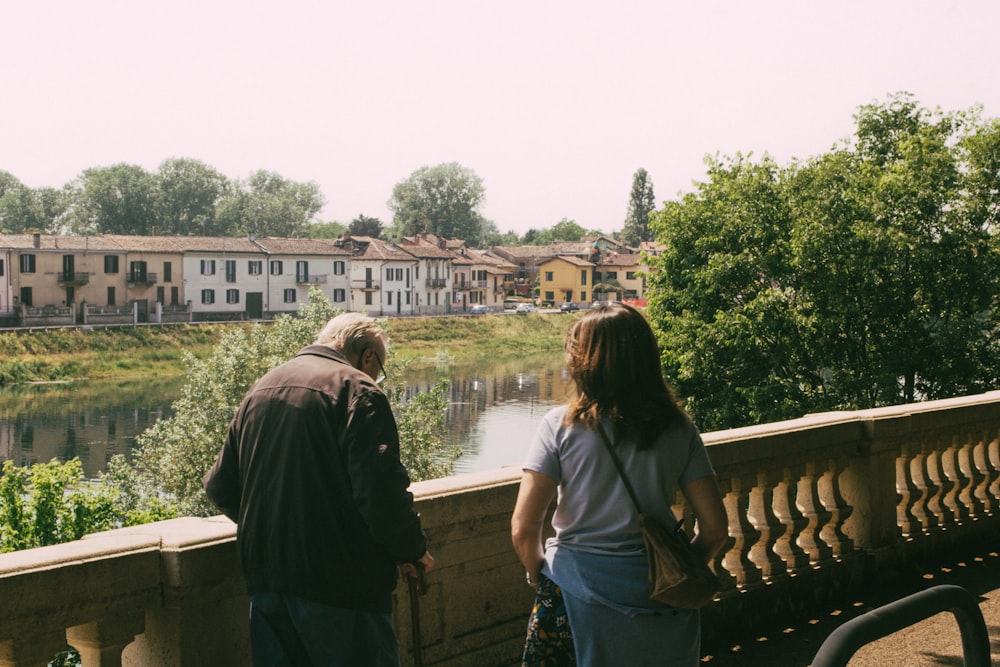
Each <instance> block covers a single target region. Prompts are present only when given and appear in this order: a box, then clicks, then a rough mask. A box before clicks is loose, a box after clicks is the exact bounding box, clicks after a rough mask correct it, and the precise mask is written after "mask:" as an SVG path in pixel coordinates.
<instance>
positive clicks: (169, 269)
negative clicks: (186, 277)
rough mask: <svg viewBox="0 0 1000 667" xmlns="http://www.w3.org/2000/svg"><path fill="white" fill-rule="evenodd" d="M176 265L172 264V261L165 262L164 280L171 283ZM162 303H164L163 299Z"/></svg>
mask: <svg viewBox="0 0 1000 667" xmlns="http://www.w3.org/2000/svg"><path fill="white" fill-rule="evenodd" d="M173 269H174V267H173V266H171V264H170V262H164V263H163V282H165V283H169V282H170V281H171V280H173V277H174V271H173ZM160 303H163V302H162V301H161V302H160Z"/></svg>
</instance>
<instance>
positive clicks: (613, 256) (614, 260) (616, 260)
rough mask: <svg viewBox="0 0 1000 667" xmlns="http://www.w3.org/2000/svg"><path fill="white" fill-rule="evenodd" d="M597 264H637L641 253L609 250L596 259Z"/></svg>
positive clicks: (640, 261) (640, 260)
mask: <svg viewBox="0 0 1000 667" xmlns="http://www.w3.org/2000/svg"><path fill="white" fill-rule="evenodd" d="M597 264H598V265H599V266H639V265H640V264H642V255H638V254H634V253H627V252H609V253H605V254H604V255H602V256H601V258H600V259H599V260H598V261H597Z"/></svg>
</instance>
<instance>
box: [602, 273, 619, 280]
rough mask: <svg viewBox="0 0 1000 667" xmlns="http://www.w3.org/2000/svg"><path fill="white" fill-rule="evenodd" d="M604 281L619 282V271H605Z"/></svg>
mask: <svg viewBox="0 0 1000 667" xmlns="http://www.w3.org/2000/svg"><path fill="white" fill-rule="evenodd" d="M604 279H605V280H618V272H617V271H605V272H604Z"/></svg>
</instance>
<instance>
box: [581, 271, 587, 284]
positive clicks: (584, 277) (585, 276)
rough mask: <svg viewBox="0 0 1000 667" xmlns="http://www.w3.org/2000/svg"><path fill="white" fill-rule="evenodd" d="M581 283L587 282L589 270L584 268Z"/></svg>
mask: <svg viewBox="0 0 1000 667" xmlns="http://www.w3.org/2000/svg"><path fill="white" fill-rule="evenodd" d="M580 284H581V285H586V284H587V270H586V269H584V270H583V271H580Z"/></svg>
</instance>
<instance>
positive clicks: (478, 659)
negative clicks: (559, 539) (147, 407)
mask: <svg viewBox="0 0 1000 667" xmlns="http://www.w3.org/2000/svg"><path fill="white" fill-rule="evenodd" d="M998 437H1000V392H992V393H988V394H981V395H978V396H971V397H965V398H956V399H949V400H944V401H934V402H927V403H919V404H913V405H906V406H898V407H892V408H884V409H877V410H867V411H860V412H835V413H827V414H820V415H810V416H808V417H804V418H802V419H797V420H791V421H786V422H781V423H774V424H765V425H761V426H756V427H748V428H741V429H733V430H729V431H720V432H716V433H708V434H706V435H705V441H706V443H707V444H708V445H709V452H710V455H711V457H712V461H713V464H714V465H715V467H716V471H717V474H718V478H719V483H720V486H721V489H722V492H723V495H724V501H725V506H726V510H727V512H728V513H729V525H730V528H729V530H730V538H731V539H730V544H729V546H728V548H727V549H726V550H725V551H724V552H723V553H722V554H720V556H719V557H718V558H717V560H716V563H715V569H716V571H717V572H718V573H719V574H720V576H721V577H722V579H723V581H724V588H723V591H722V592H721V593H720V594H719V596H718V597H717V599H716V601H715V602H713V603H712V604H710V605H709V606H708V607H706V608H705V610H704V611H703V617H704V630H703V631H704V633H705V634H706V636H708V635H711V634H713V633H724V632H725V628H726V627H728V626H729V624H730V623H732V622H735V621H737V620H738V622H740V623H741V624H743V625H744V626H745V625H746V624H747V623H748V622H749V621H748V619H755V620H757V621H760V622H768V621H771V620H775V619H777V618H779V617H782V616H784V615H787V614H789V613H795V612H800V611H803V610H806V609H808V608H809V607H810V605H815V604H816V603H817V602H819V601H820V600H822V599H825V598H830V599H833V598H834V597H835V596H837V595H840V594H843V593H846V592H848V591H850V590H852V589H854V588H857V587H860V586H862V585H865V584H868V583H870V582H871V581H873V580H874V579H875V578H876V577H877V574H878V572H880V571H881V570H882V569H883V568H891V567H894V566H897V565H900V564H905V563H922V562H932V561H933V560H934V559H936V558H943V557H956V556H961V555H962V554H963V553H968V552H969V551H970V550H971V549H972V548H981V546H982V545H983V544H989V543H992V544H996V543H997V538H998V537H1000V452H998ZM519 478H520V471H519V470H517V469H512V468H506V469H501V470H495V471H490V472H485V473H474V474H469V475H461V476H456V477H450V478H446V479H441V480H432V481H428V482H421V483H418V484H414V485H413V491H414V493H415V495H416V496H417V499H418V509H419V511H420V513H421V515H422V517H423V521H424V525H425V528H426V531H427V533H428V536H429V537H430V540H431V543H430V549H431V551H432V553H434V555H435V557H436V558H437V563H438V566H437V567H436V568H435V569H434V570H433V571H432V572H431V573H429V574H428V577H427V580H428V594H427V595H426V596H425V597H423V598H420V599H419V607H420V626H421V634H422V637H421V643H422V646H423V657H424V661H425V664H432V665H438V666H444V667H459V666H461V665H480V666H488V665H515V664H518V662H519V652H520V648H521V644H522V641H523V635H524V631H525V623H526V619H527V614H528V611H529V608H530V605H531V601H532V591H531V590H530V589H529V588H528V587H527V586H525V585H524V576H523V573H522V571H521V568H520V566H519V564H518V562H517V559H516V558H515V556H514V553H513V551H512V549H511V546H510V527H509V519H510V512H511V509H512V508H513V505H514V498H515V495H516V493H517V485H518V480H519ZM675 510H676V511H677V512H678V513H679V514H680V513H687V509H686V508H685V506H684V504H683V502H682V498H681V497H680V496H679V497H678V502H677V505H676V507H675ZM247 605H248V602H247V598H246V595H245V594H244V592H243V585H242V578H241V576H240V573H239V568H238V564H237V560H236V549H235V527H234V526H233V524H232V523H231V522H229V521H228V520H227V519H225V518H223V517H213V518H209V519H196V518H183V519H175V520H172V521H163V522H159V523H155V524H148V525H145V526H137V527H134V528H126V529H121V530H116V531H110V532H106V533H100V534H96V535H91V536H88V537H86V538H84V539H83V540H80V541H78V542H74V543H69V544H62V545H56V546H52V547H45V548H41V549H33V550H29V551H22V552H17V553H10V554H3V555H0V665H14V666H17V667H23V666H35V665H44V664H46V662H47V661H48V660H49V659H51V657H52V655H53V654H54V653H56V652H58V651H61V650H63V649H64V648H65V646H66V644H67V643H68V644H70V645H72V646H74V647H76V648H77V649H78V650H79V651H80V653H81V656H82V658H83V664H84V665H85V666H86V667H91V666H96V665H101V666H106V665H118V664H125V665H178V666H179V665H206V664H211V665H245V664H249V655H248V652H249V648H248V636H247V634H248V633H247ZM394 606H395V609H394V614H395V618H396V625H397V633H398V635H399V639H400V646H401V651H402V654H403V660H404V664H409V663H410V662H411V653H410V651H411V647H412V642H413V637H412V634H411V631H410V628H411V622H410V621H411V619H410V602H409V598H408V595H407V592H406V590H405V588H403V587H401V588H400V589H399V590H398V591H397V595H396V597H395V601H394Z"/></svg>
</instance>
